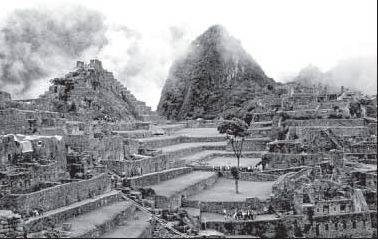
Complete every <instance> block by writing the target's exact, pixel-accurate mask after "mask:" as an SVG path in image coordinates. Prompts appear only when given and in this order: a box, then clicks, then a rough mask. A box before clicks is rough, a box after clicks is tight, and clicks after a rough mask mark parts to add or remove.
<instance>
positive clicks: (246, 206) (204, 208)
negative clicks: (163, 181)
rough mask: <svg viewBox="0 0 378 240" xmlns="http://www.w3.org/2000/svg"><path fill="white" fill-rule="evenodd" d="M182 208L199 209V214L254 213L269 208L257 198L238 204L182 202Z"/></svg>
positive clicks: (267, 204)
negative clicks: (238, 211)
mask: <svg viewBox="0 0 378 240" xmlns="http://www.w3.org/2000/svg"><path fill="white" fill-rule="evenodd" d="M182 206H183V207H191V208H200V210H201V212H211V213H218V214H224V213H223V211H224V210H227V211H232V212H234V211H235V210H236V209H239V210H243V211H247V210H251V209H253V210H255V211H262V210H263V208H264V207H268V206H269V202H267V201H260V200H259V199H258V198H247V199H246V200H245V201H238V202H236V201H235V202H224V201H216V202H207V201H206V202H199V201H194V200H184V201H183V202H182Z"/></svg>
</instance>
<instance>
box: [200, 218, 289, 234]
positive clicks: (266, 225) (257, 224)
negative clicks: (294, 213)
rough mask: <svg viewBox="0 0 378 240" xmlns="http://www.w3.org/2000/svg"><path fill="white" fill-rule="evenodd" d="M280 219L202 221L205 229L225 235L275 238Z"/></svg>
mask: <svg viewBox="0 0 378 240" xmlns="http://www.w3.org/2000/svg"><path fill="white" fill-rule="evenodd" d="M280 223H282V221H281V220H280V219H272V220H263V221H256V220H251V221H207V222H203V223H202V228H204V229H207V228H208V229H214V230H216V231H219V232H221V233H224V234H225V235H252V236H256V237H260V238H275V237H276V232H277V228H278V227H279V225H280Z"/></svg>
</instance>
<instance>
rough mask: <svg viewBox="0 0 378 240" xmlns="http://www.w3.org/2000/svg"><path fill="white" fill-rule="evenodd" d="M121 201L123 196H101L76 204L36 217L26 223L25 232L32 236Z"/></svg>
mask: <svg viewBox="0 0 378 240" xmlns="http://www.w3.org/2000/svg"><path fill="white" fill-rule="evenodd" d="M120 199H121V196H120V195H119V193H112V194H107V195H105V196H101V197H100V198H91V199H88V201H86V202H85V203H83V204H76V205H73V206H70V207H67V208H65V209H64V210H62V211H55V212H53V213H51V214H45V215H42V216H39V217H34V218H32V219H29V220H27V221H26V222H25V231H26V232H27V233H28V234H30V233H34V232H39V231H42V230H49V229H52V228H54V227H56V226H57V225H58V224H59V223H62V222H63V221H65V220H67V219H69V218H72V217H75V216H78V215H80V214H84V213H87V212H90V211H92V210H95V209H98V208H100V207H102V206H106V205H109V204H111V203H114V202H117V201H119V200H120Z"/></svg>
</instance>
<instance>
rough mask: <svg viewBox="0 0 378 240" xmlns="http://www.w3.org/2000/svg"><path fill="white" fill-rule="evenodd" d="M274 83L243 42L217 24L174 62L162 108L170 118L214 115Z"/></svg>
mask: <svg viewBox="0 0 378 240" xmlns="http://www.w3.org/2000/svg"><path fill="white" fill-rule="evenodd" d="M274 84H275V82H274V81H273V80H272V79H270V78H268V77H267V76H266V75H265V73H264V71H263V70H262V68H261V67H260V66H259V65H258V64H257V63H256V62H255V61H254V60H253V58H252V57H251V56H250V55H249V54H248V53H247V52H246V51H245V50H244V49H243V47H242V45H241V43H240V42H239V41H238V40H237V39H235V38H233V37H232V36H230V35H229V34H228V33H227V31H226V30H225V28H224V27H222V26H219V25H215V26H212V27H210V28H209V29H208V30H207V31H205V32H204V33H203V34H202V35H200V36H199V37H197V39H195V40H194V41H193V42H192V43H191V45H190V47H189V49H188V51H187V53H186V55H185V56H184V57H182V58H180V59H177V60H176V61H175V62H174V63H173V64H172V67H171V69H170V72H169V76H168V78H167V80H166V82H165V85H164V88H163V91H162V95H161V98H160V102H159V105H158V112H159V113H160V114H161V115H163V116H165V117H167V118H168V119H176V120H180V119H195V118H199V117H202V118H206V119H212V118H215V117H217V116H218V115H219V114H220V113H222V112H223V111H225V110H227V109H228V108H230V107H233V106H240V105H242V104H243V102H245V101H246V100H250V99H253V98H254V96H255V94H257V93H260V94H261V93H264V92H265V91H268V92H269V91H271V90H272V88H273V87H274Z"/></svg>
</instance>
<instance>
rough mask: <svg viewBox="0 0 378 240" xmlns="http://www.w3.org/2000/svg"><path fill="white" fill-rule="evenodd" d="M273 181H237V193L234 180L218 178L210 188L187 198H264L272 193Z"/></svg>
mask: <svg viewBox="0 0 378 240" xmlns="http://www.w3.org/2000/svg"><path fill="white" fill-rule="evenodd" d="M273 183H274V182H250V181H239V192H240V193H239V194H236V193H235V180H233V179H226V178H219V179H218V181H217V183H215V184H214V185H213V186H212V187H211V188H209V189H206V190H204V191H202V192H201V193H199V194H196V195H194V196H192V197H190V198H189V200H196V201H202V202H206V201H209V202H217V201H225V202H239V201H240V202H243V201H245V200H246V198H250V197H257V198H259V199H260V200H265V199H267V198H269V197H270V194H271V193H272V186H273Z"/></svg>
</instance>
